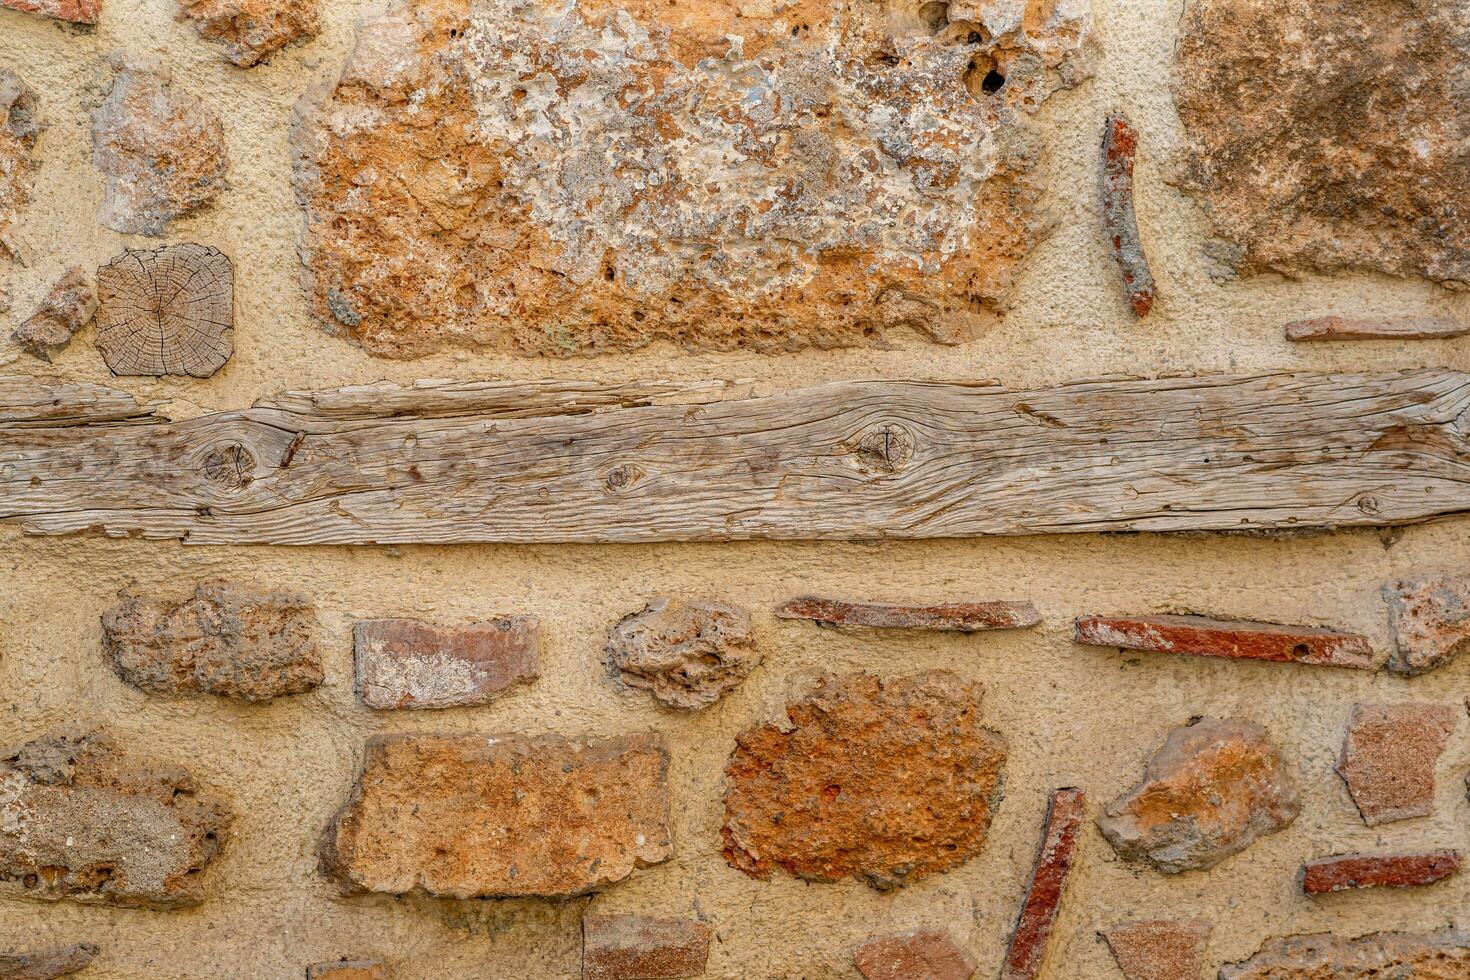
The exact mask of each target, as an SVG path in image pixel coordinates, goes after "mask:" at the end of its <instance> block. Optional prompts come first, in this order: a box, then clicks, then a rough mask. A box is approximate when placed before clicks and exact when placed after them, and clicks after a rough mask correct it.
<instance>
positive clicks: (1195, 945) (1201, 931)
mask: <svg viewBox="0 0 1470 980" xmlns="http://www.w3.org/2000/svg"><path fill="white" fill-rule="evenodd" d="M1209 935H1210V924H1209V923H1208V922H1206V921H1205V920H1203V919H1181V920H1173V919H1151V920H1147V921H1143V922H1123V923H1119V924H1118V925H1115V926H1112V927H1111V928H1109V929H1105V930H1103V933H1102V937H1103V939H1105V940H1107V944H1108V949H1109V950H1111V951H1112V953H1113V959H1114V960H1115V961H1117V964H1118V969H1120V970H1122V971H1123V976H1124V978H1125V980H1200V967H1201V966H1203V964H1204V959H1205V941H1206V940H1207V939H1208V938H1209Z"/></svg>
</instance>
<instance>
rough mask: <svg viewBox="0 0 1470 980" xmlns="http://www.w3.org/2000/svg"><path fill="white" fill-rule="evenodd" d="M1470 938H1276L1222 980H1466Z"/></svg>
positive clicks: (1446, 932)
mask: <svg viewBox="0 0 1470 980" xmlns="http://www.w3.org/2000/svg"><path fill="white" fill-rule="evenodd" d="M1467 976H1470V933H1466V932H1461V931H1459V930H1455V929H1443V930H1441V931H1439V932H1432V933H1427V934H1416V933H1409V932H1375V933H1372V934H1371V935H1367V936H1360V937H1358V938H1357V939H1346V938H1342V937H1339V936H1330V935H1327V934H1325V933H1318V934H1315V935H1311V936H1289V937H1286V938H1282V939H1272V940H1270V941H1269V942H1267V943H1266V944H1265V945H1264V946H1262V947H1261V948H1260V950H1258V951H1257V952H1256V955H1254V956H1252V957H1251V958H1250V959H1248V960H1245V961H1244V962H1241V963H1227V964H1226V965H1225V966H1222V967H1221V968H1220V980H1379V978H1381V980H1390V978H1393V980H1398V978H1400V977H1402V978H1403V980H1464V978H1465V977H1467Z"/></svg>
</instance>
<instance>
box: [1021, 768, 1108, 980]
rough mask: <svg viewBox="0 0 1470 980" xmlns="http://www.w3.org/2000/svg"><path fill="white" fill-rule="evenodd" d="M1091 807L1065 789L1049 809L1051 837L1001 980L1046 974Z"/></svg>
mask: <svg viewBox="0 0 1470 980" xmlns="http://www.w3.org/2000/svg"><path fill="white" fill-rule="evenodd" d="M1086 803H1087V798H1086V795H1085V794H1084V793H1083V792H1082V790H1080V789H1072V788H1070V787H1064V788H1062V789H1058V790H1054V791H1053V792H1052V794H1051V801H1050V802H1049V803H1048V804H1047V808H1046V835H1045V837H1044V838H1043V839H1042V843H1041V850H1040V851H1038V852H1037V855H1036V866H1035V867H1034V868H1033V869H1032V871H1031V886H1030V887H1029V888H1028V889H1027V890H1026V900H1025V902H1023V903H1022V905H1021V916H1020V918H1019V919H1018V920H1017V922H1016V931H1015V932H1014V933H1012V934H1011V945H1010V948H1009V949H1007V950H1006V958H1005V964H1004V966H1003V967H1002V968H1001V973H1000V980H1034V978H1035V977H1037V976H1039V975H1040V973H1041V964H1042V960H1043V959H1044V958H1045V956H1046V948H1047V941H1048V940H1049V939H1050V938H1051V929H1052V925H1053V924H1054V923H1055V922H1056V919H1057V911H1058V909H1059V908H1060V907H1061V904H1062V893H1063V891H1065V890H1066V887H1067V875H1068V874H1069V873H1070V872H1071V870H1072V859H1073V858H1074V857H1075V856H1076V853H1077V835H1078V832H1079V830H1080V829H1081V827H1082V815H1083V810H1084V809H1085V807H1086Z"/></svg>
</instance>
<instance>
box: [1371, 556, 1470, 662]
mask: <svg viewBox="0 0 1470 980" xmlns="http://www.w3.org/2000/svg"><path fill="white" fill-rule="evenodd" d="M1383 597H1384V599H1385V600H1387V602H1388V623H1389V629H1390V631H1391V632H1392V633H1393V643H1394V649H1393V654H1392V655H1391V656H1390V657H1389V658H1388V667H1389V669H1390V670H1394V671H1398V672H1399V673H1401V674H1422V673H1425V672H1426V671H1430V670H1434V669H1435V668H1436V667H1443V666H1444V665H1445V664H1447V663H1449V662H1450V661H1451V660H1453V659H1454V658H1455V657H1458V656H1459V655H1460V653H1461V652H1462V651H1464V650H1465V649H1466V648H1467V647H1470V575H1421V576H1418V577H1415V578H1406V579H1400V580H1399V581H1397V582H1390V583H1389V584H1388V585H1386V586H1384V589H1383Z"/></svg>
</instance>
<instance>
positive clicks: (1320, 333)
mask: <svg viewBox="0 0 1470 980" xmlns="http://www.w3.org/2000/svg"><path fill="white" fill-rule="evenodd" d="M1467 333H1470V326H1466V325H1465V324H1463V323H1461V322H1460V321H1459V320H1451V319H1448V318H1447V317H1437V316H1417V317H1399V318H1396V319H1386V320H1369V319H1361V318H1352V317H1341V316H1322V317H1317V318H1315V319H1312V320H1295V321H1293V322H1291V323H1288V324H1287V325H1286V339H1287V340H1291V341H1296V342H1298V343H1300V342H1303V341H1309V340H1444V339H1448V338H1450V337H1463V336H1464V335H1465V334H1467Z"/></svg>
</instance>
